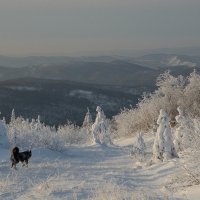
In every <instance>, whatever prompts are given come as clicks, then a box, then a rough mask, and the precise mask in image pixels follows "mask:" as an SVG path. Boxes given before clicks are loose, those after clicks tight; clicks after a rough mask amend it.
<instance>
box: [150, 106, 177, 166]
mask: <svg viewBox="0 0 200 200" xmlns="http://www.w3.org/2000/svg"><path fill="white" fill-rule="evenodd" d="M169 122H170V118H169V116H168V114H167V113H166V112H165V111H164V110H163V109H161V110H160V114H159V117H158V120H157V124H158V129H157V132H156V136H155V139H154V144H153V161H155V162H156V161H159V160H160V161H163V160H167V159H170V158H172V157H174V156H177V154H176V152H175V148H174V145H173V141H172V131H171V127H170V124H169Z"/></svg>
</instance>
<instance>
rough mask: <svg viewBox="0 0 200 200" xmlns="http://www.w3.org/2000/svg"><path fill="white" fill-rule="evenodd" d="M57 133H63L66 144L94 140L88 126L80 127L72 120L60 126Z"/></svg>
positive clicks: (84, 142)
mask: <svg viewBox="0 0 200 200" xmlns="http://www.w3.org/2000/svg"><path fill="white" fill-rule="evenodd" d="M57 133H58V135H61V137H62V138H63V140H64V142H65V144H70V145H71V144H86V143H90V142H91V140H92V135H91V133H90V132H89V131H88V128H87V127H78V126H76V125H75V124H72V123H70V122H68V123H67V124H66V125H64V126H59V127H58V131H57Z"/></svg>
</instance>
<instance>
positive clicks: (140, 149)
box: [131, 132, 146, 161]
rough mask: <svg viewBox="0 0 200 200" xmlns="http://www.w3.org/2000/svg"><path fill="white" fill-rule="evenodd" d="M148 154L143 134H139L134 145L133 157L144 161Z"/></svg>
mask: <svg viewBox="0 0 200 200" xmlns="http://www.w3.org/2000/svg"><path fill="white" fill-rule="evenodd" d="M145 154H146V144H145V142H144V139H143V133H141V132H140V133H138V135H137V138H136V141H135V143H134V144H133V149H132V151H131V156H134V158H135V159H137V160H139V161H143V160H144V158H145Z"/></svg>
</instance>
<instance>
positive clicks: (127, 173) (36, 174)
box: [0, 137, 200, 200]
mask: <svg viewBox="0 0 200 200" xmlns="http://www.w3.org/2000/svg"><path fill="white" fill-rule="evenodd" d="M3 139H4V138H2V137H1V140H3ZM146 141H148V142H147V147H148V144H150V143H152V139H151V138H148V140H146ZM133 142H134V139H133V138H130V139H124V140H123V139H122V140H120V141H116V142H115V145H110V146H104V145H90V146H86V145H85V146H81V147H80V146H73V147H72V146H71V147H69V148H67V149H66V150H65V151H63V152H62V153H61V152H56V151H52V150H49V149H44V148H37V149H33V156H32V158H31V159H30V163H29V167H28V168H26V167H22V166H21V164H18V165H17V170H14V169H11V168H10V161H9V157H10V150H9V149H8V148H7V147H6V146H5V145H2V144H0V158H1V162H0V199H2V200H4V199H5V200H8V199H9V200H13V199H17V200H24V199H26V200H27V199H52V200H55V199H102V200H104V199H120V195H122V194H120V193H122V192H124V191H125V192H126V194H129V195H130V196H129V197H131V198H129V199H149V198H150V197H151V199H159V198H160V197H161V198H163V199H166V198H170V199H199V197H200V196H199V195H200V192H199V189H200V187H199V186H193V187H190V188H185V190H180V191H178V192H176V190H175V191H174V190H171V189H169V188H171V186H170V187H169V188H168V186H169V184H170V180H171V178H172V177H173V176H174V175H175V174H176V172H177V171H178V170H180V168H179V160H178V159H172V160H170V161H167V162H162V163H159V164H154V165H151V166H148V165H140V164H138V163H137V162H135V161H134V159H133V158H132V157H131V156H130V150H131V147H132V146H131V145H132V144H133ZM118 188H123V191H119V190H118ZM172 191H173V192H172ZM99 192H100V193H102V194H101V195H102V196H101V195H100V197H99V198H98V195H96V193H99ZM106 193H107V194H106ZM116 193H119V194H118V196H117V197H116V198H114V197H115V196H116V195H117V194H116ZM106 195H107V196H106ZM134 195H135V197H134ZM108 196H109V197H108ZM121 199H122V197H121ZM126 199H128V198H126Z"/></svg>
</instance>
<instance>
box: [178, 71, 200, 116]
mask: <svg viewBox="0 0 200 200" xmlns="http://www.w3.org/2000/svg"><path fill="white" fill-rule="evenodd" d="M180 103H181V107H182V108H183V109H184V111H185V112H186V113H187V114H188V115H189V116H191V117H193V118H194V117H200V106H199V105H200V74H198V73H197V72H196V70H194V71H193V72H192V73H191V74H190V75H189V76H188V77H187V85H186V87H185V89H184V98H182V99H180Z"/></svg>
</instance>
